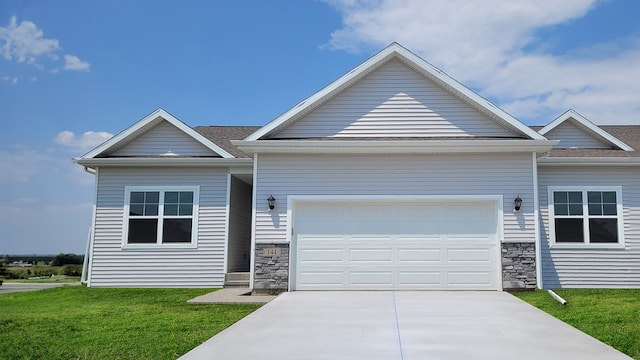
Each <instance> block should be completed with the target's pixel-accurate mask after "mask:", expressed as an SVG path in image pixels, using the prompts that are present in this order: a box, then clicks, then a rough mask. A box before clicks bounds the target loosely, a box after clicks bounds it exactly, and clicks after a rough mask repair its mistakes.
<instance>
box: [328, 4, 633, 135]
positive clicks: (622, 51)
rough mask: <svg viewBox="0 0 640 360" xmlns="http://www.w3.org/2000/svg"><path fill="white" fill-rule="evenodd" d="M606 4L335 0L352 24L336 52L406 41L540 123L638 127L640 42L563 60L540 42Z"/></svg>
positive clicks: (334, 44)
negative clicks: (581, 120)
mask: <svg viewBox="0 0 640 360" xmlns="http://www.w3.org/2000/svg"><path fill="white" fill-rule="evenodd" d="M600 2H601V1H598V0H565V1H556V0H544V1H543V0H539V1H535V2H532V1H530V0H511V1H508V2H505V1H503V0H485V1H466V0H430V1H425V0H403V1H397V0H372V1H367V0H327V3H329V4H330V5H331V6H333V7H334V8H336V9H337V10H338V11H339V12H340V13H341V15H342V18H343V26H342V28H341V29H338V30H336V31H335V32H334V33H333V34H332V35H331V40H330V41H329V43H328V44H327V46H328V47H330V48H332V49H340V50H346V51H350V52H360V51H370V50H373V49H380V48H381V47H383V46H385V45H387V44H389V43H391V42H393V41H397V42H399V43H401V44H403V45H404V46H406V47H408V48H409V49H410V50H412V51H414V52H416V53H417V54H418V55H420V56H422V57H423V58H425V59H426V60H427V61H429V62H431V63H432V64H434V65H435V66H437V67H439V68H441V69H443V70H444V71H446V72H447V73H448V74H450V75H451V76H453V77H454V78H456V79H457V80H459V81H461V82H462V83H464V84H465V85H467V86H471V87H473V88H474V89H479V90H480V93H481V95H483V96H485V97H489V98H492V99H495V100H496V102H497V103H498V105H499V106H501V107H503V108H504V109H505V110H507V111H509V112H511V113H512V114H513V115H514V116H516V117H519V118H522V119H529V120H533V121H534V122H536V123H538V124H544V123H547V122H549V121H551V120H552V119H553V118H554V117H555V116H557V115H559V114H561V113H562V112H564V111H565V110H567V109H568V108H575V109H576V110H577V111H579V112H580V113H582V114H584V115H585V116H587V117H588V118H589V119H590V120H592V121H594V122H596V123H633V122H634V121H635V122H637V118H638V116H639V115H640V102H638V100H637V99H638V96H639V94H640V85H639V84H638V82H635V81H629V79H635V78H640V41H639V40H640V39H621V40H620V41H619V42H618V43H611V44H592V45H591V47H588V48H583V49H574V51H573V52H570V53H569V54H567V55H564V56H556V55H552V54H549V53H548V52H546V51H545V49H546V48H547V47H548V44H545V43H544V42H543V39H540V38H537V37H536V32H537V31H539V30H542V29H546V28H549V27H552V26H556V25H560V24H567V23H569V22H570V21H572V20H575V19H578V18H580V17H583V16H584V15H585V14H587V13H588V12H589V11H593V10H594V9H595V8H596V6H597V5H598V4H599V3H600ZM624 40H626V41H624ZM525 49H535V50H525ZM603 49H606V50H607V51H602V50H603ZM601 54H607V57H604V56H602V55H601ZM529 122H531V121H529Z"/></svg>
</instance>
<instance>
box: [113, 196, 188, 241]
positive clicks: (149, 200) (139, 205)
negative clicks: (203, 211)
mask: <svg viewBox="0 0 640 360" xmlns="http://www.w3.org/2000/svg"><path fill="white" fill-rule="evenodd" d="M198 198H199V191H198V187H182V186H181V187H162V188H159V187H134V186H131V187H126V188H125V209H124V210H125V232H124V241H123V245H124V246H149V245H163V246H171V245H174V246H185V245H195V243H196V241H195V239H196V231H195V229H197V215H196V214H197V210H198Z"/></svg>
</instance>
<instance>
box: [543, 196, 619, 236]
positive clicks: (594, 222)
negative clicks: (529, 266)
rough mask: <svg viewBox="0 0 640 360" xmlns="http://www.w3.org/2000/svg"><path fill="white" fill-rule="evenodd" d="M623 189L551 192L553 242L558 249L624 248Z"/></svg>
mask: <svg viewBox="0 0 640 360" xmlns="http://www.w3.org/2000/svg"><path fill="white" fill-rule="evenodd" d="M621 192H622V190H621V188H620V187H607V188H596V187H586V188H581V189H579V188H569V187H550V188H549V199H550V204H549V214H550V217H549V218H550V221H551V223H550V229H551V238H552V242H553V243H555V244H556V245H559V244H566V245H571V244H574V245H580V244H592V245H594V246H598V245H600V246H610V245H612V244H614V245H617V244H622V202H621V201H622V200H621V199H622V196H621Z"/></svg>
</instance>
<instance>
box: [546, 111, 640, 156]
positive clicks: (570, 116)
mask: <svg viewBox="0 0 640 360" xmlns="http://www.w3.org/2000/svg"><path fill="white" fill-rule="evenodd" d="M565 122H571V124H572V125H574V126H575V127H576V128H578V129H580V130H582V131H584V132H585V133H587V134H588V135H590V136H591V137H593V138H594V139H595V140H598V141H600V142H603V143H606V144H610V145H611V146H612V147H615V148H618V149H620V150H624V151H634V149H633V148H632V147H630V146H629V145H627V144H625V143H624V142H622V141H621V140H620V139H618V138H616V137H615V136H613V135H611V134H610V133H608V132H607V131H605V130H603V128H601V127H598V126H597V125H596V124H594V123H592V122H591V121H589V120H587V119H586V118H585V117H584V116H582V115H580V114H578V113H577V112H576V111H575V110H567V111H566V112H565V113H564V114H562V115H560V116H558V117H557V118H556V119H555V120H553V121H552V122H551V123H549V125H547V126H545V127H543V128H542V129H540V130H539V131H538V132H539V133H540V134H541V135H546V134H548V133H549V132H551V131H552V130H553V129H556V128H558V126H560V125H561V124H564V123H565Z"/></svg>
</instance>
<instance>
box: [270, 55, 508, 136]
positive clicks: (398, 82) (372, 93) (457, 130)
mask: <svg viewBox="0 0 640 360" xmlns="http://www.w3.org/2000/svg"><path fill="white" fill-rule="evenodd" d="M334 136H335V137H441V136H465V137H466V136H489V137H493V136H506V137H513V136H514V134H513V133H511V132H509V131H508V130H506V129H505V128H503V127H501V126H499V125H498V124H496V123H495V122H494V121H493V120H490V119H489V118H487V117H486V116H484V115H482V114H481V113H479V112H478V111H476V110H475V109H473V108H472V107H470V106H469V105H467V104H465V103H463V102H462V101H460V100H459V99H457V98H456V97H454V96H453V95H451V94H450V93H448V92H446V91H444V90H443V89H442V88H440V87H438V86H437V85H435V84H433V83H432V82H430V81H429V80H427V79H426V78H424V77H423V76H421V75H420V74H418V73H416V72H415V71H413V70H412V69H410V68H409V67H407V66H406V65H404V64H403V63H401V62H400V61H398V60H393V61H391V62H389V63H387V64H385V65H383V66H382V67H381V68H380V69H378V70H376V71H375V72H373V73H372V74H370V75H369V76H367V77H365V78H364V79H363V80H361V81H360V82H358V83H356V84H355V85H353V86H352V87H351V88H349V89H347V90H345V91H344V92H342V93H340V94H338V95H337V96H336V97H334V98H333V99H331V100H329V101H327V102H326V103H325V104H323V105H321V106H320V107H319V108H317V109H315V110H314V111H312V112H311V113H309V114H308V115H306V116H305V117H304V118H302V119H300V120H298V121H297V122H296V123H294V124H292V125H291V126H290V127H288V128H286V129H284V130H283V131H281V132H280V133H279V134H276V135H274V136H273V137H272V138H307V137H312V138H313V137H334Z"/></svg>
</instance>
